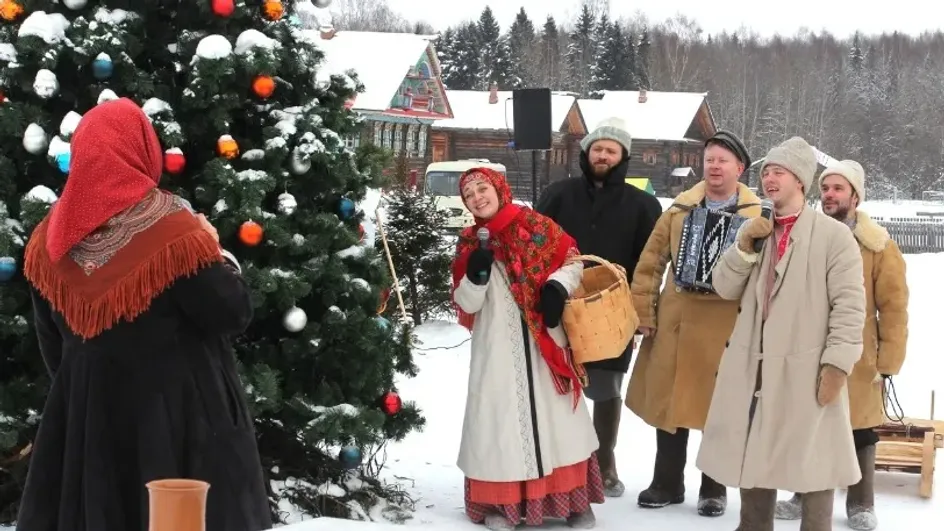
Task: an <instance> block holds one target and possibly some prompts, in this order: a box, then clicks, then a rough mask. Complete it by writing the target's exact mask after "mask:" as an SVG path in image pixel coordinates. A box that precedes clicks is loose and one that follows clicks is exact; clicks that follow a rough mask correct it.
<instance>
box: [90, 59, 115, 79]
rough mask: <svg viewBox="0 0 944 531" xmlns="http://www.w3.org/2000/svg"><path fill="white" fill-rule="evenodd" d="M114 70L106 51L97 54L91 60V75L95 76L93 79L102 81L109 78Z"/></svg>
mask: <svg viewBox="0 0 944 531" xmlns="http://www.w3.org/2000/svg"><path fill="white" fill-rule="evenodd" d="M114 72H115V64H114V63H113V62H112V60H111V57H109V56H108V54H107V53H104V52H103V53H100V54H98V57H96V58H95V60H94V61H92V75H93V76H95V79H97V80H99V81H104V80H106V79H109V78H110V77H111V75H112V74H113V73H114Z"/></svg>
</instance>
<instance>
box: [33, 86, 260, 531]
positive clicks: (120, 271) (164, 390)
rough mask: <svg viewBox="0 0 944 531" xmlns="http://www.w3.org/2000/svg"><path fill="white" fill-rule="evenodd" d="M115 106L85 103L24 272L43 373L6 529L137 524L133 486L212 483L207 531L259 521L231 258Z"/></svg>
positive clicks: (154, 150)
mask: <svg viewBox="0 0 944 531" xmlns="http://www.w3.org/2000/svg"><path fill="white" fill-rule="evenodd" d="M161 172H162V152H161V146H160V143H159V142H158V139H157V135H156V134H155V132H154V129H153V127H152V126H151V123H150V121H149V120H148V118H147V116H145V114H144V113H143V112H142V110H141V109H140V108H139V107H138V106H137V105H136V104H134V103H133V102H132V101H130V100H127V99H121V100H116V101H111V102H106V103H102V104H101V105H98V106H97V107H95V108H93V109H92V110H90V111H89V112H88V113H87V114H86V115H85V117H84V118H83V119H82V121H81V122H80V123H79V126H78V128H77V129H76V131H75V134H74V135H73V138H72V167H71V169H70V173H69V177H68V180H67V181H66V185H65V189H64V190H63V192H62V196H61V197H60V198H59V200H58V201H57V202H56V203H55V204H54V205H53V207H52V210H51V211H50V213H49V214H48V215H47V217H46V219H44V220H43V221H42V222H41V223H40V224H39V225H38V226H37V227H36V229H35V230H34V231H33V233H32V235H31V237H30V240H29V244H28V245H27V248H26V259H25V264H24V274H25V275H26V277H27V279H28V280H29V282H30V284H31V289H32V296H33V318H34V325H35V328H36V332H37V335H38V339H39V346H40V352H41V354H42V356H43V360H44V361H45V363H46V366H47V368H48V369H49V374H50V376H51V377H52V386H51V388H50V390H49V395H48V398H47V400H46V406H45V408H44V410H43V416H42V422H41V424H40V427H39V433H38V435H37V438H36V441H35V444H34V446H33V448H34V450H33V454H32V456H31V459H30V469H29V475H28V477H27V481H26V488H25V491H24V494H23V498H22V500H21V502H20V508H19V515H18V522H17V530H18V531H75V530H77V529H83V530H85V529H87V530H89V531H91V530H95V531H129V530H142V529H147V525H148V493H147V490H146V487H145V484H146V483H148V482H149V481H152V480H156V479H163V478H189V479H199V480H203V481H206V482H208V483H210V484H211V488H210V491H209V496H208V502H207V528H208V529H219V530H223V529H225V530H227V531H229V530H233V531H235V530H243V531H259V530H261V529H269V528H270V527H271V516H270V511H269V504H268V497H267V493H266V486H265V483H264V481H263V475H262V466H261V463H260V460H259V453H258V450H257V447H256V439H255V433H254V429H253V424H252V418H251V416H250V414H249V412H248V408H247V403H246V400H245V398H244V394H243V386H242V385H241V384H240V382H239V376H238V374H237V371H236V364H235V360H234V356H233V352H232V349H231V347H230V344H229V339H228V338H229V336H232V335H235V334H239V333H242V332H243V331H244V330H245V329H246V327H247V326H248V325H249V322H250V320H251V319H252V304H251V301H250V293H249V288H248V287H247V285H246V283H245V282H244V281H243V279H242V277H241V276H240V270H239V265H238V263H237V262H236V260H235V259H234V258H233V257H232V255H230V254H229V253H226V252H224V251H222V250H221V248H220V246H219V243H218V238H217V236H216V231H215V230H213V227H212V226H210V224H209V223H208V222H207V221H206V219H205V218H203V217H202V216H197V215H195V214H193V213H192V212H191V211H190V210H189V206H188V204H187V203H186V202H185V201H184V200H183V199H181V198H179V197H177V196H174V195H171V194H168V193H166V192H163V191H161V190H159V189H158V188H157V185H158V181H159V179H160V176H161Z"/></svg>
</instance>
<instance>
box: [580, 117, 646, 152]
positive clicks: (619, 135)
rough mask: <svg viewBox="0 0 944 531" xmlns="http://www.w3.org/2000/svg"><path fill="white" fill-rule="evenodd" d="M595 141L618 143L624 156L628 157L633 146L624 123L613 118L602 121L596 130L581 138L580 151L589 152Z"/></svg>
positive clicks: (619, 119) (620, 119)
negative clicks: (624, 153) (623, 151)
mask: <svg viewBox="0 0 944 531" xmlns="http://www.w3.org/2000/svg"><path fill="white" fill-rule="evenodd" d="M597 140H612V141H614V142H618V143H619V144H620V145H621V146H623V149H625V150H626V156H629V153H630V148H631V147H632V144H633V139H632V137H630V136H629V130H628V129H627V128H626V122H625V121H624V120H623V119H622V118H617V117H615V116H613V117H610V118H607V119H605V120H602V121H601V122H600V123H599V124H597V127H596V129H594V130H593V131H591V132H590V134H589V135H587V136H585V137H583V140H581V141H580V149H582V150H583V151H584V152H587V151H590V146H592V145H593V143H594V142H596V141H597Z"/></svg>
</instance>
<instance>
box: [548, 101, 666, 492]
mask: <svg viewBox="0 0 944 531" xmlns="http://www.w3.org/2000/svg"><path fill="white" fill-rule="evenodd" d="M580 147H581V152H580V169H581V170H582V171H583V178H582V179H564V180H561V181H557V182H555V183H553V184H551V185H550V186H549V187H548V188H547V189H546V190H545V191H544V193H543V194H542V195H541V198H540V200H539V201H538V204H537V206H536V210H537V211H538V212H540V213H542V214H544V215H546V216H548V217H550V218H552V219H553V220H554V221H556V222H557V223H558V224H559V225H560V226H561V227H563V229H564V230H565V231H566V232H567V233H568V234H570V235H571V236H572V237H573V238H574V239H576V240H577V246H578V247H579V248H580V252H581V253H584V254H592V255H596V256H599V257H601V258H604V259H605V260H609V261H610V262H613V263H616V264H619V265H621V266H623V267H624V268H625V269H626V273H627V275H628V277H629V278H628V280H629V281H630V282H632V275H633V270H634V269H636V262H637V261H638V260H639V255H640V253H642V250H643V248H644V247H645V245H646V241H647V240H648V239H649V234H650V233H651V232H652V228H653V227H654V226H655V223H656V220H657V219H659V216H660V215H661V214H662V206H661V205H660V204H659V200H658V199H656V198H655V196H652V195H650V194H648V193H646V192H644V191H642V190H640V189H638V188H636V187H635V186H633V185H631V184H628V183H626V172H627V169H628V166H629V154H630V149H631V147H632V138H630V135H629V132H628V131H627V130H626V124H625V122H623V120H621V119H619V118H608V119H606V120H603V121H602V122H601V123H600V124H599V125H598V126H597V128H596V129H594V130H593V131H592V132H591V133H590V134H589V135H587V136H586V137H585V138H584V139H583V140H582V141H581V143H580ZM632 350H633V345H632V342H630V345H629V346H628V347H627V348H626V351H625V352H623V355H622V356H620V357H619V358H615V359H611V360H604V361H599V362H595V363H588V364H586V366H585V367H586V369H587V375H588V377H589V379H590V385H589V386H588V387H587V388H586V390H585V392H586V394H587V398H589V399H590V400H592V401H593V426H594V428H595V430H596V432H597V438H599V440H600V449H599V450H598V451H597V459H598V460H599V462H600V471H601V473H602V474H603V485H604V487H605V489H606V495H607V496H610V497H618V496H622V495H623V491H624V487H623V483H622V482H621V481H620V480H619V475H618V474H617V472H616V456H615V453H614V451H615V449H616V439H617V434H618V432H619V422H620V413H621V411H622V407H623V406H622V400H621V397H622V392H621V390H622V383H623V377H624V376H625V374H626V372H627V371H628V370H629V364H630V357H631V355H632Z"/></svg>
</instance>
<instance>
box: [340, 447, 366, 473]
mask: <svg viewBox="0 0 944 531" xmlns="http://www.w3.org/2000/svg"><path fill="white" fill-rule="evenodd" d="M362 458H363V456H362V454H361V449H360V448H358V447H356V446H345V447H344V448H341V452H340V453H338V461H340V463H341V466H342V467H344V468H345V470H353V469H355V468H357V467H359V466H361V459H362Z"/></svg>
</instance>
